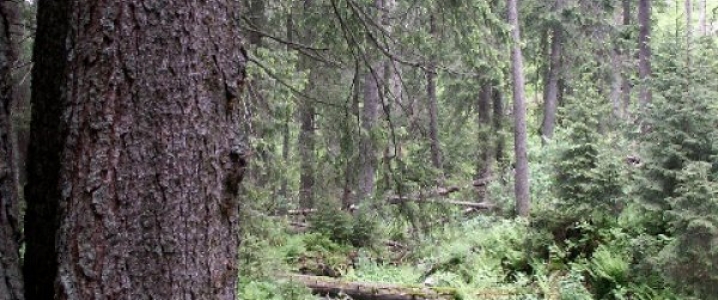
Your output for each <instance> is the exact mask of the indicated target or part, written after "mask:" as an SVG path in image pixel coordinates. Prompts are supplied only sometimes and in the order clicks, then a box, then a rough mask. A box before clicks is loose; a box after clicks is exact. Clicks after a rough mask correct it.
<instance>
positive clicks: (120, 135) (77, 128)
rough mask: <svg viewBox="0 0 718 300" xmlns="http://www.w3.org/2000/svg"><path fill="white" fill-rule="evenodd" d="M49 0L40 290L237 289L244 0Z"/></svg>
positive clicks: (39, 182)
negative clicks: (241, 14)
mask: <svg viewBox="0 0 718 300" xmlns="http://www.w3.org/2000/svg"><path fill="white" fill-rule="evenodd" d="M38 5H39V12H38V39H37V42H36V43H37V44H36V50H35V51H36V55H35V58H36V60H35V70H34V72H33V83H34V88H35V89H34V92H33V108H34V112H33V113H34V118H33V127H32V137H33V140H32V142H31V143H32V144H33V146H31V148H32V150H31V151H30V158H29V159H30V166H31V169H30V170H31V171H30V173H29V175H31V176H29V178H28V179H29V182H28V191H29V192H28V195H29V197H28V205H29V212H31V211H32V212H33V214H32V216H31V215H30V214H28V218H31V219H32V222H30V223H29V224H33V225H37V224H38V223H40V222H46V223H48V225H46V226H44V227H42V228H41V230H42V231H40V232H39V233H41V234H49V233H50V232H52V233H53V236H54V230H55V229H57V235H56V236H57V241H53V240H51V239H50V238H48V237H44V239H40V238H38V237H35V238H34V239H35V241H34V242H33V243H32V245H31V243H30V240H29V239H28V252H27V254H26V255H27V257H26V258H27V260H28V261H33V260H38V261H42V263H39V266H40V267H45V268H47V266H45V265H46V264H49V265H55V264H56V265H57V271H56V272H55V270H52V269H49V270H48V271H50V273H48V274H46V276H45V277H43V279H42V280H33V281H32V283H33V285H32V287H33V288H35V289H44V290H43V291H42V292H41V293H39V294H38V295H40V296H39V297H32V299H40V298H42V299H60V300H62V299H134V298H138V297H139V298H144V299H152V298H154V299H228V300H229V299H232V300H234V299H236V295H235V293H236V281H237V278H236V276H237V266H236V262H237V250H238V247H239V237H238V230H237V229H238V228H237V226H238V225H239V224H238V214H237V210H238V208H239V201H240V198H239V197H240V195H239V194H238V193H239V184H240V182H241V180H242V176H243V173H244V168H245V166H246V161H245V155H246V150H245V148H244V147H245V146H246V145H243V144H242V142H241V141H242V137H241V131H240V124H239V122H238V120H239V119H240V117H239V105H238V104H237V102H238V101H240V99H239V97H240V93H241V91H242V88H243V85H244V80H245V75H244V65H245V63H246V54H245V52H244V49H243V47H242V39H241V37H240V35H239V32H237V27H236V26H235V23H234V22H235V20H236V19H237V17H238V16H236V15H234V14H233V12H239V11H240V10H239V7H237V6H238V2H235V1H213V2H210V3H198V2H189V3H185V2H175V1H168V0H156V1H144V2H143V3H142V4H141V5H139V4H137V3H136V2H135V1H118V2H102V3H101V2H99V1H92V0H86V1H72V2H70V1H68V2H64V1H41V2H39V3H38ZM49 33H54V35H50V34H49ZM65 37H67V39H65ZM35 120H37V121H35ZM43 138H45V139H43ZM40 154H45V156H41V155H40ZM58 203H59V204H60V205H59V206H58ZM30 205H32V206H33V208H30ZM56 208H59V209H56ZM57 212H59V214H57ZM43 214H45V215H43ZM41 216H47V217H49V218H48V219H40V217H41ZM56 216H57V217H56ZM57 225H59V227H58V226H57ZM54 227H57V228H54ZM35 231H38V230H37V229H35ZM34 233H38V232H34ZM30 234H33V233H31V232H28V235H30ZM28 237H29V236H28ZM48 242H54V243H52V244H48ZM31 249H33V250H32V251H31ZM40 254H45V255H47V256H40ZM55 257H56V259H55ZM34 265H36V264H29V265H28V268H27V269H26V270H28V269H29V268H30V267H33V266H34ZM34 275H37V271H33V272H30V274H28V277H30V276H34ZM49 278H52V280H49ZM53 283H54V286H55V289H54V293H55V295H54V296H53V289H52V288H51V287H52V286H53ZM35 292H36V291H35ZM28 298H31V297H28Z"/></svg>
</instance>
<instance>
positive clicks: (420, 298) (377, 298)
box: [280, 274, 560, 300]
mask: <svg viewBox="0 0 718 300" xmlns="http://www.w3.org/2000/svg"><path fill="white" fill-rule="evenodd" d="M280 278H282V279H284V280H287V281H289V282H293V283H297V284H300V285H303V286H305V287H307V288H309V289H310V290H311V291H312V293H314V294H318V295H323V296H330V297H337V296H340V295H347V296H349V297H351V298H352V299H354V300H456V299H462V298H463V297H461V294H462V293H460V292H459V291H458V290H456V289H454V288H451V287H428V286H419V287H412V286H402V285H396V284H387V283H375V282H349V281H343V280H341V279H338V278H330V277H323V276H311V275H298V274H287V275H282V276H281V277H280ZM466 293H467V291H464V293H463V295H466ZM468 294H470V295H473V296H475V297H477V298H478V299H495V300H499V299H516V297H517V296H519V297H520V296H528V295H532V296H534V297H540V298H541V299H547V300H555V299H560V294H559V293H558V290H557V289H556V288H555V287H554V288H551V289H550V290H549V291H543V292H539V291H536V290H532V289H530V288H509V289H506V288H487V289H484V290H478V291H472V292H468Z"/></svg>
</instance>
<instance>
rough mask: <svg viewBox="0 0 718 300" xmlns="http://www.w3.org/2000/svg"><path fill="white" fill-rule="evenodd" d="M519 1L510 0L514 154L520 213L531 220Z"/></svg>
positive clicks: (517, 206) (516, 189) (517, 207)
mask: <svg viewBox="0 0 718 300" xmlns="http://www.w3.org/2000/svg"><path fill="white" fill-rule="evenodd" d="M517 2H518V0H509V1H508V10H509V13H508V16H509V25H510V26H511V27H512V28H511V43H512V45H511V77H512V79H513V98H514V112H513V114H514V155H515V159H516V175H515V180H514V192H515V196H516V213H517V214H518V215H519V216H521V217H528V216H529V211H530V206H529V205H530V196H529V162H528V154H527V135H526V104H525V97H524V74H523V70H524V67H523V55H522V54H521V32H520V29H519V14H518V7H517V6H518V3H517Z"/></svg>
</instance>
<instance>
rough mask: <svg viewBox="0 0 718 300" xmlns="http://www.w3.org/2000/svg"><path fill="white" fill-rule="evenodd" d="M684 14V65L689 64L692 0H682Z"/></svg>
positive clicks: (691, 36)
mask: <svg viewBox="0 0 718 300" xmlns="http://www.w3.org/2000/svg"><path fill="white" fill-rule="evenodd" d="M684 4H685V14H686V65H687V66H688V67H689V68H690V66H691V47H692V45H691V44H692V43H693V0H684Z"/></svg>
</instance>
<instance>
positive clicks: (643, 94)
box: [638, 0, 652, 112]
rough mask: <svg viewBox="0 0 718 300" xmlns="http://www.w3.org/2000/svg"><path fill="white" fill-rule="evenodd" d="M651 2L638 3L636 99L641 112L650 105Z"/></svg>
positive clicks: (646, 0)
mask: <svg viewBox="0 0 718 300" xmlns="http://www.w3.org/2000/svg"><path fill="white" fill-rule="evenodd" d="M650 35H651V0H639V1H638V77H639V79H640V80H641V89H640V91H639V95H638V99H639V106H640V108H641V111H642V112H645V110H646V108H647V106H648V104H649V103H651V98H652V95H651V87H650V82H649V79H650V77H651V45H650Z"/></svg>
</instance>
